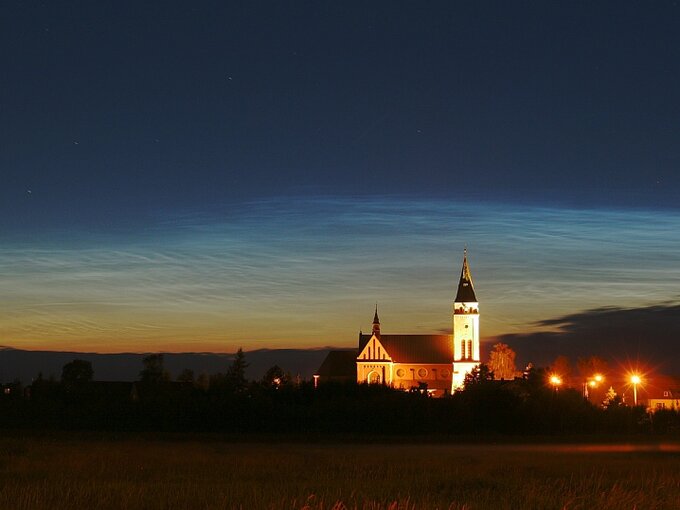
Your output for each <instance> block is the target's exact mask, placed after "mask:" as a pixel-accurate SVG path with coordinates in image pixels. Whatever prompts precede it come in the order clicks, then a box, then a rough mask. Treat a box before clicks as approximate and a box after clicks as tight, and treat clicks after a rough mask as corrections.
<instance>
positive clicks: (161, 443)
mask: <svg viewBox="0 0 680 510" xmlns="http://www.w3.org/2000/svg"><path fill="white" fill-rule="evenodd" d="M0 508H2V509H43V508H44V509H113V508H116V509H118V508H121V509H122V508H127V509H137V508H139V509H149V510H155V509H167V510H169V509H184V508H187V509H199V508H200V509H232V508H242V509H304V510H315V509H326V510H329V509H335V510H341V509H345V508H346V509H372V510H373V509H390V510H397V509H435V508H439V509H624V508H625V509H661V508H664V509H678V508H680V449H679V448H678V447H677V445H668V446H662V447H658V446H657V447H633V448H630V447H619V446H615V445H610V446H603V447H598V446H593V445H590V446H574V445H572V446H557V445H530V446H521V445H465V446H462V445H451V444H445V445H435V444H421V445H406V444H333V445H329V444H273V443H266V444H242V443H230V442H223V441H218V440H209V439H203V440H182V439H175V440H169V439H164V440H151V439H150V440H147V439H131V438H125V439H96V438H87V439H69V438H67V437H56V438H55V437H52V438H44V439H41V438H29V439H17V438H12V437H8V438H4V439H2V440H0Z"/></svg>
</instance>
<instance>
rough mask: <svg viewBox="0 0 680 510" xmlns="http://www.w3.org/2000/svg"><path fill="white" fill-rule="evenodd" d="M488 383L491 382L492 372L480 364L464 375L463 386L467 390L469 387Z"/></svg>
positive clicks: (486, 366)
mask: <svg viewBox="0 0 680 510" xmlns="http://www.w3.org/2000/svg"><path fill="white" fill-rule="evenodd" d="M488 381H493V372H492V371H491V370H490V369H489V367H488V365H486V364H484V363H480V364H479V365H477V366H476V367H475V368H473V369H472V370H471V371H470V372H468V373H467V374H465V379H464V381H463V386H464V387H465V389H466V390H467V389H468V388H469V387H470V386H475V385H479V384H484V383H485V382H488Z"/></svg>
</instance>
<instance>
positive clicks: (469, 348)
mask: <svg viewBox="0 0 680 510" xmlns="http://www.w3.org/2000/svg"><path fill="white" fill-rule="evenodd" d="M467 359H472V340H468V341H467Z"/></svg>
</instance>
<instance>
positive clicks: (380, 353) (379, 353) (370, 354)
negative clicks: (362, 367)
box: [357, 335, 392, 361]
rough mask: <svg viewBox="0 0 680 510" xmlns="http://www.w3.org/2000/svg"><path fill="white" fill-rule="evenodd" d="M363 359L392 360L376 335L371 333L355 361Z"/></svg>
mask: <svg viewBox="0 0 680 510" xmlns="http://www.w3.org/2000/svg"><path fill="white" fill-rule="evenodd" d="M363 360H381V361H392V357H391V356H390V354H389V351H388V350H387V349H385V346H384V345H383V344H382V342H381V341H380V340H379V339H378V337H377V336H376V335H372V336H371V337H370V338H369V339H368V341H367V342H366V344H365V345H364V348H363V349H361V351H360V352H359V356H357V361H363Z"/></svg>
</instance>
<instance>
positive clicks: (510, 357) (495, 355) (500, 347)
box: [489, 343, 517, 380]
mask: <svg viewBox="0 0 680 510" xmlns="http://www.w3.org/2000/svg"><path fill="white" fill-rule="evenodd" d="M489 370H491V371H492V372H493V375H494V378H495V379H496V380H500V379H505V380H510V379H514V378H515V374H516V372H517V368H516V367H515V351H513V350H512V349H511V348H510V347H509V346H508V345H507V344H504V343H497V344H496V345H494V346H493V349H492V350H491V353H490V354H489Z"/></svg>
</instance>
